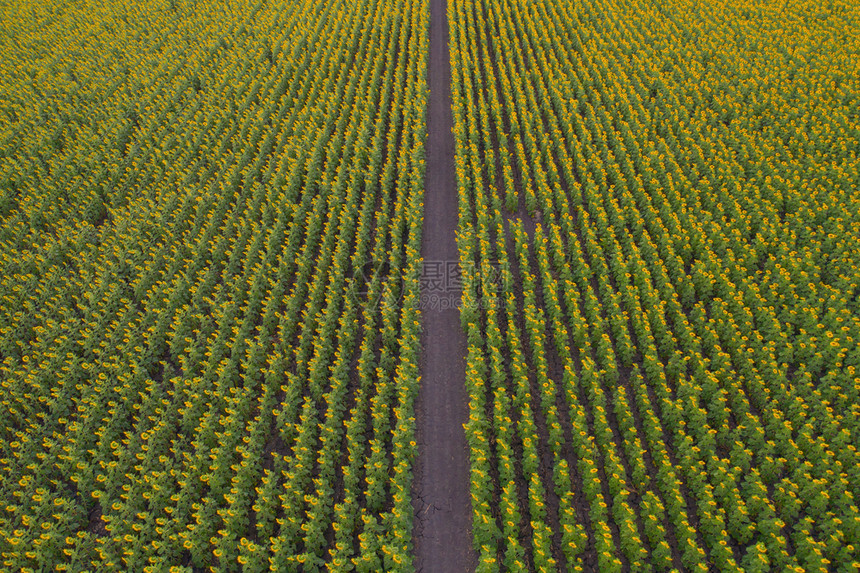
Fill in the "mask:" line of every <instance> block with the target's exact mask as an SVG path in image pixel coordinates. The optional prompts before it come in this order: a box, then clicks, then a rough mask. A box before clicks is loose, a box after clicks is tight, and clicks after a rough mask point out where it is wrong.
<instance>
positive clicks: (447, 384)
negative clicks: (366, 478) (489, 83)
mask: <svg viewBox="0 0 860 573" xmlns="http://www.w3.org/2000/svg"><path fill="white" fill-rule="evenodd" d="M428 84H429V87H430V98H429V108H428V110H427V135H428V139H427V151H426V153H427V155H426V157H427V171H426V175H425V182H424V189H425V195H424V238H423V246H422V255H423V257H424V261H425V273H424V280H422V291H421V294H422V312H423V320H424V332H423V335H422V339H421V342H422V347H423V351H422V356H421V376H422V379H421V388H420V390H419V391H418V400H417V403H416V405H415V408H416V420H417V442H418V456H417V459H416V462H415V481H414V484H413V491H412V506H413V509H414V511H415V521H414V531H413V539H414V541H415V567H416V570H417V571H420V572H424V573H430V572H436V571H438V572H440V573H460V572H465V571H474V570H475V568H476V567H477V556H476V554H475V553H474V551H473V550H472V505H471V502H470V496H469V449H468V444H467V443H466V435H465V432H464V430H463V424H464V423H465V422H466V420H467V419H468V406H467V404H468V398H467V396H466V386H465V372H466V366H465V355H466V337H465V335H464V334H463V331H462V330H461V328H460V314H459V310H458V309H457V308H456V307H455V306H456V305H455V304H454V303H455V302H456V301H457V300H459V297H460V292H459V291H458V290H457V289H456V288H455V287H454V285H451V284H450V280H449V279H450V278H451V276H452V275H451V270H452V268H454V267H456V265H457V262H458V261H459V255H458V252H457V242H456V240H455V231H456V229H457V185H456V181H455V177H454V135H453V133H452V131H451V130H452V127H453V121H452V118H451V68H450V58H449V54H448V19H447V0H430V61H429V67H428ZM431 276H433V277H434V279H433V280H430V279H431ZM437 279H438V280H437Z"/></svg>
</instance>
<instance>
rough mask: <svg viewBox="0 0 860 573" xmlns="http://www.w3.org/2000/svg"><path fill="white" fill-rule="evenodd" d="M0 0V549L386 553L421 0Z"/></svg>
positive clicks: (159, 560)
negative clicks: (0, 67)
mask: <svg viewBox="0 0 860 573" xmlns="http://www.w3.org/2000/svg"><path fill="white" fill-rule="evenodd" d="M0 16H2V28H3V33H2V34H0V51H2V56H0V66H2V70H0V77H1V78H2V80H0V385H2V389H0V569H2V570H4V571H47V570H68V571H83V570H92V571H168V570H170V571H174V570H175V571H185V570H187V571H191V570H202V569H204V568H206V569H208V568H212V570H218V571H248V572H257V571H268V570H274V571H288V570H303V571H315V570H318V569H320V568H323V567H324V566H326V564H327V566H328V567H331V568H334V569H338V570H346V569H353V570H356V571H380V570H390V571H396V570H401V569H403V570H409V569H410V566H411V560H412V557H411V530H412V510H411V505H410V485H411V479H412V478H411V472H412V469H411V468H412V460H413V457H414V448H415V443H414V440H413V433H414V416H413V413H412V407H413V401H414V395H415V392H416V388H417V383H418V371H417V360H416V358H415V355H416V352H417V350H418V337H417V333H418V328H419V324H420V323H419V320H418V314H417V313H418V307H417V305H415V304H411V302H410V301H411V300H412V299H413V298H414V297H415V296H417V292H418V272H419V268H420V254H419V248H420V241H421V212H422V196H423V187H422V186H423V176H424V142H425V135H426V134H425V119H424V114H425V107H426V104H425V102H426V94H427V87H426V85H425V82H426V59H427V58H426V54H427V33H426V28H427V20H428V7H427V2H426V0H367V1H359V0H334V1H332V2H322V1H319V0H299V1H296V2H284V1H278V0H254V1H251V2H238V1H236V0H133V1H130V2H129V1H127V0H122V1H118V0H99V1H95V0H78V1H74V2H65V1H62V2H61V1H57V0H34V1H29V0H28V1H18V0H11V1H10V2H4V3H3V6H2V7H0Z"/></svg>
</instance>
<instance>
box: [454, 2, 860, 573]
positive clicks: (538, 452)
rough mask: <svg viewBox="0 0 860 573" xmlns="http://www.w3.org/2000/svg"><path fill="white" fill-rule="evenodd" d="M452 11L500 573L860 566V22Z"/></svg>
mask: <svg viewBox="0 0 860 573" xmlns="http://www.w3.org/2000/svg"><path fill="white" fill-rule="evenodd" d="M448 5H449V19H450V31H451V42H450V43H451V50H452V73H453V86H452V90H453V100H454V101H453V107H454V109H453V113H454V123H455V128H454V129H455V136H456V171H457V173H456V174H457V181H458V187H459V199H460V232H459V236H458V244H459V251H460V257H461V265H462V267H463V268H464V269H466V270H467V272H466V277H465V281H464V282H465V284H466V285H467V287H466V289H465V292H464V296H463V306H462V312H461V317H462V320H463V327H464V328H465V329H466V331H467V333H468V345H469V346H468V366H467V369H466V378H467V386H468V391H469V394H470V404H469V411H470V419H469V422H468V424H467V437H468V440H469V443H470V449H471V453H470V459H471V495H472V505H473V522H474V529H473V538H474V547H475V550H476V551H477V552H478V553H479V560H480V564H479V571H499V570H505V571H554V570H566V571H581V570H587V571H605V572H611V571H670V570H678V571H702V572H705V571H736V570H745V571H822V572H823V571H844V572H848V571H856V570H857V568H858V566H860V554H858V548H860V512H858V501H857V499H858V495H860V458H858V456H860V454H858V451H857V447H858V444H860V396H858V393H860V301H858V288H860V287H858V285H860V240H858V238H860V158H858V154H860V95H858V94H860V74H858V70H860V19H858V17H860V11H858V7H857V5H856V4H855V3H852V2H848V1H846V0H834V1H832V2H825V3H817V2H807V1H804V0H801V1H799V2H769V1H765V0H744V1H740V0H722V1H718V2H714V3H709V2H698V1H693V0H679V1H677V2H665V1H662V0H654V1H644V0H560V1H558V2H549V1H546V0H498V1H492V2H491V1H485V0H449V3H448Z"/></svg>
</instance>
